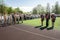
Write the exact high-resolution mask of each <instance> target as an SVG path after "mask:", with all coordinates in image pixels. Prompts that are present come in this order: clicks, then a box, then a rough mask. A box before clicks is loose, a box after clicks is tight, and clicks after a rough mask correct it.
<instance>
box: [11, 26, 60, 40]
mask: <svg viewBox="0 0 60 40" xmlns="http://www.w3.org/2000/svg"><path fill="white" fill-rule="evenodd" d="M10 27H11V26H10ZM11 28H15V29H17V30H21V31H24V32H27V33H31V34H34V35H38V36H42V37H45V38H49V39H53V40H59V39H57V38H54V37H49V36H46V35H42V34H38V33H34V32H30V31H27V30H23V29H19V28H17V27H11Z"/></svg>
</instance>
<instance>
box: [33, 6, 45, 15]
mask: <svg viewBox="0 0 60 40" xmlns="http://www.w3.org/2000/svg"><path fill="white" fill-rule="evenodd" d="M33 13H36V14H41V13H45V10H44V7H43V6H42V5H37V6H36V7H35V8H34V9H33Z"/></svg>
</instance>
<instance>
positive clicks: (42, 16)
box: [41, 14, 44, 26]
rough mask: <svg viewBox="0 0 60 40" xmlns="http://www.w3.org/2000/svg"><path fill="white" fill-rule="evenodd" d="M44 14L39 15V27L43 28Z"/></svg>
mask: <svg viewBox="0 0 60 40" xmlns="http://www.w3.org/2000/svg"><path fill="white" fill-rule="evenodd" d="M43 21H44V14H41V26H43Z"/></svg>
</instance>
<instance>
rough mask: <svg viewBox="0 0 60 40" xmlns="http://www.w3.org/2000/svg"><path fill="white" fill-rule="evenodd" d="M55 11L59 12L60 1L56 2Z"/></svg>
mask: <svg viewBox="0 0 60 40" xmlns="http://www.w3.org/2000/svg"><path fill="white" fill-rule="evenodd" d="M55 13H56V14H59V4H58V2H56V4H55Z"/></svg>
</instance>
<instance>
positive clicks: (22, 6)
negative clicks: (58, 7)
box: [4, 0, 60, 12]
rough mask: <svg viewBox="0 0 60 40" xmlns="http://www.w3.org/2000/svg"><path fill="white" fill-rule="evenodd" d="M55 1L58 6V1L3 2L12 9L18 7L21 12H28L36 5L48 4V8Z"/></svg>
mask: <svg viewBox="0 0 60 40" xmlns="http://www.w3.org/2000/svg"><path fill="white" fill-rule="evenodd" d="M56 1H58V2H59V4H60V0H4V3H5V4H6V5H7V6H10V7H13V8H16V7H19V8H20V9H21V10H22V11H24V12H29V11H32V9H33V8H34V7H36V6H37V5H38V4H41V5H43V6H46V5H47V3H49V4H50V6H52V5H54V4H55V2H56Z"/></svg>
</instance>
